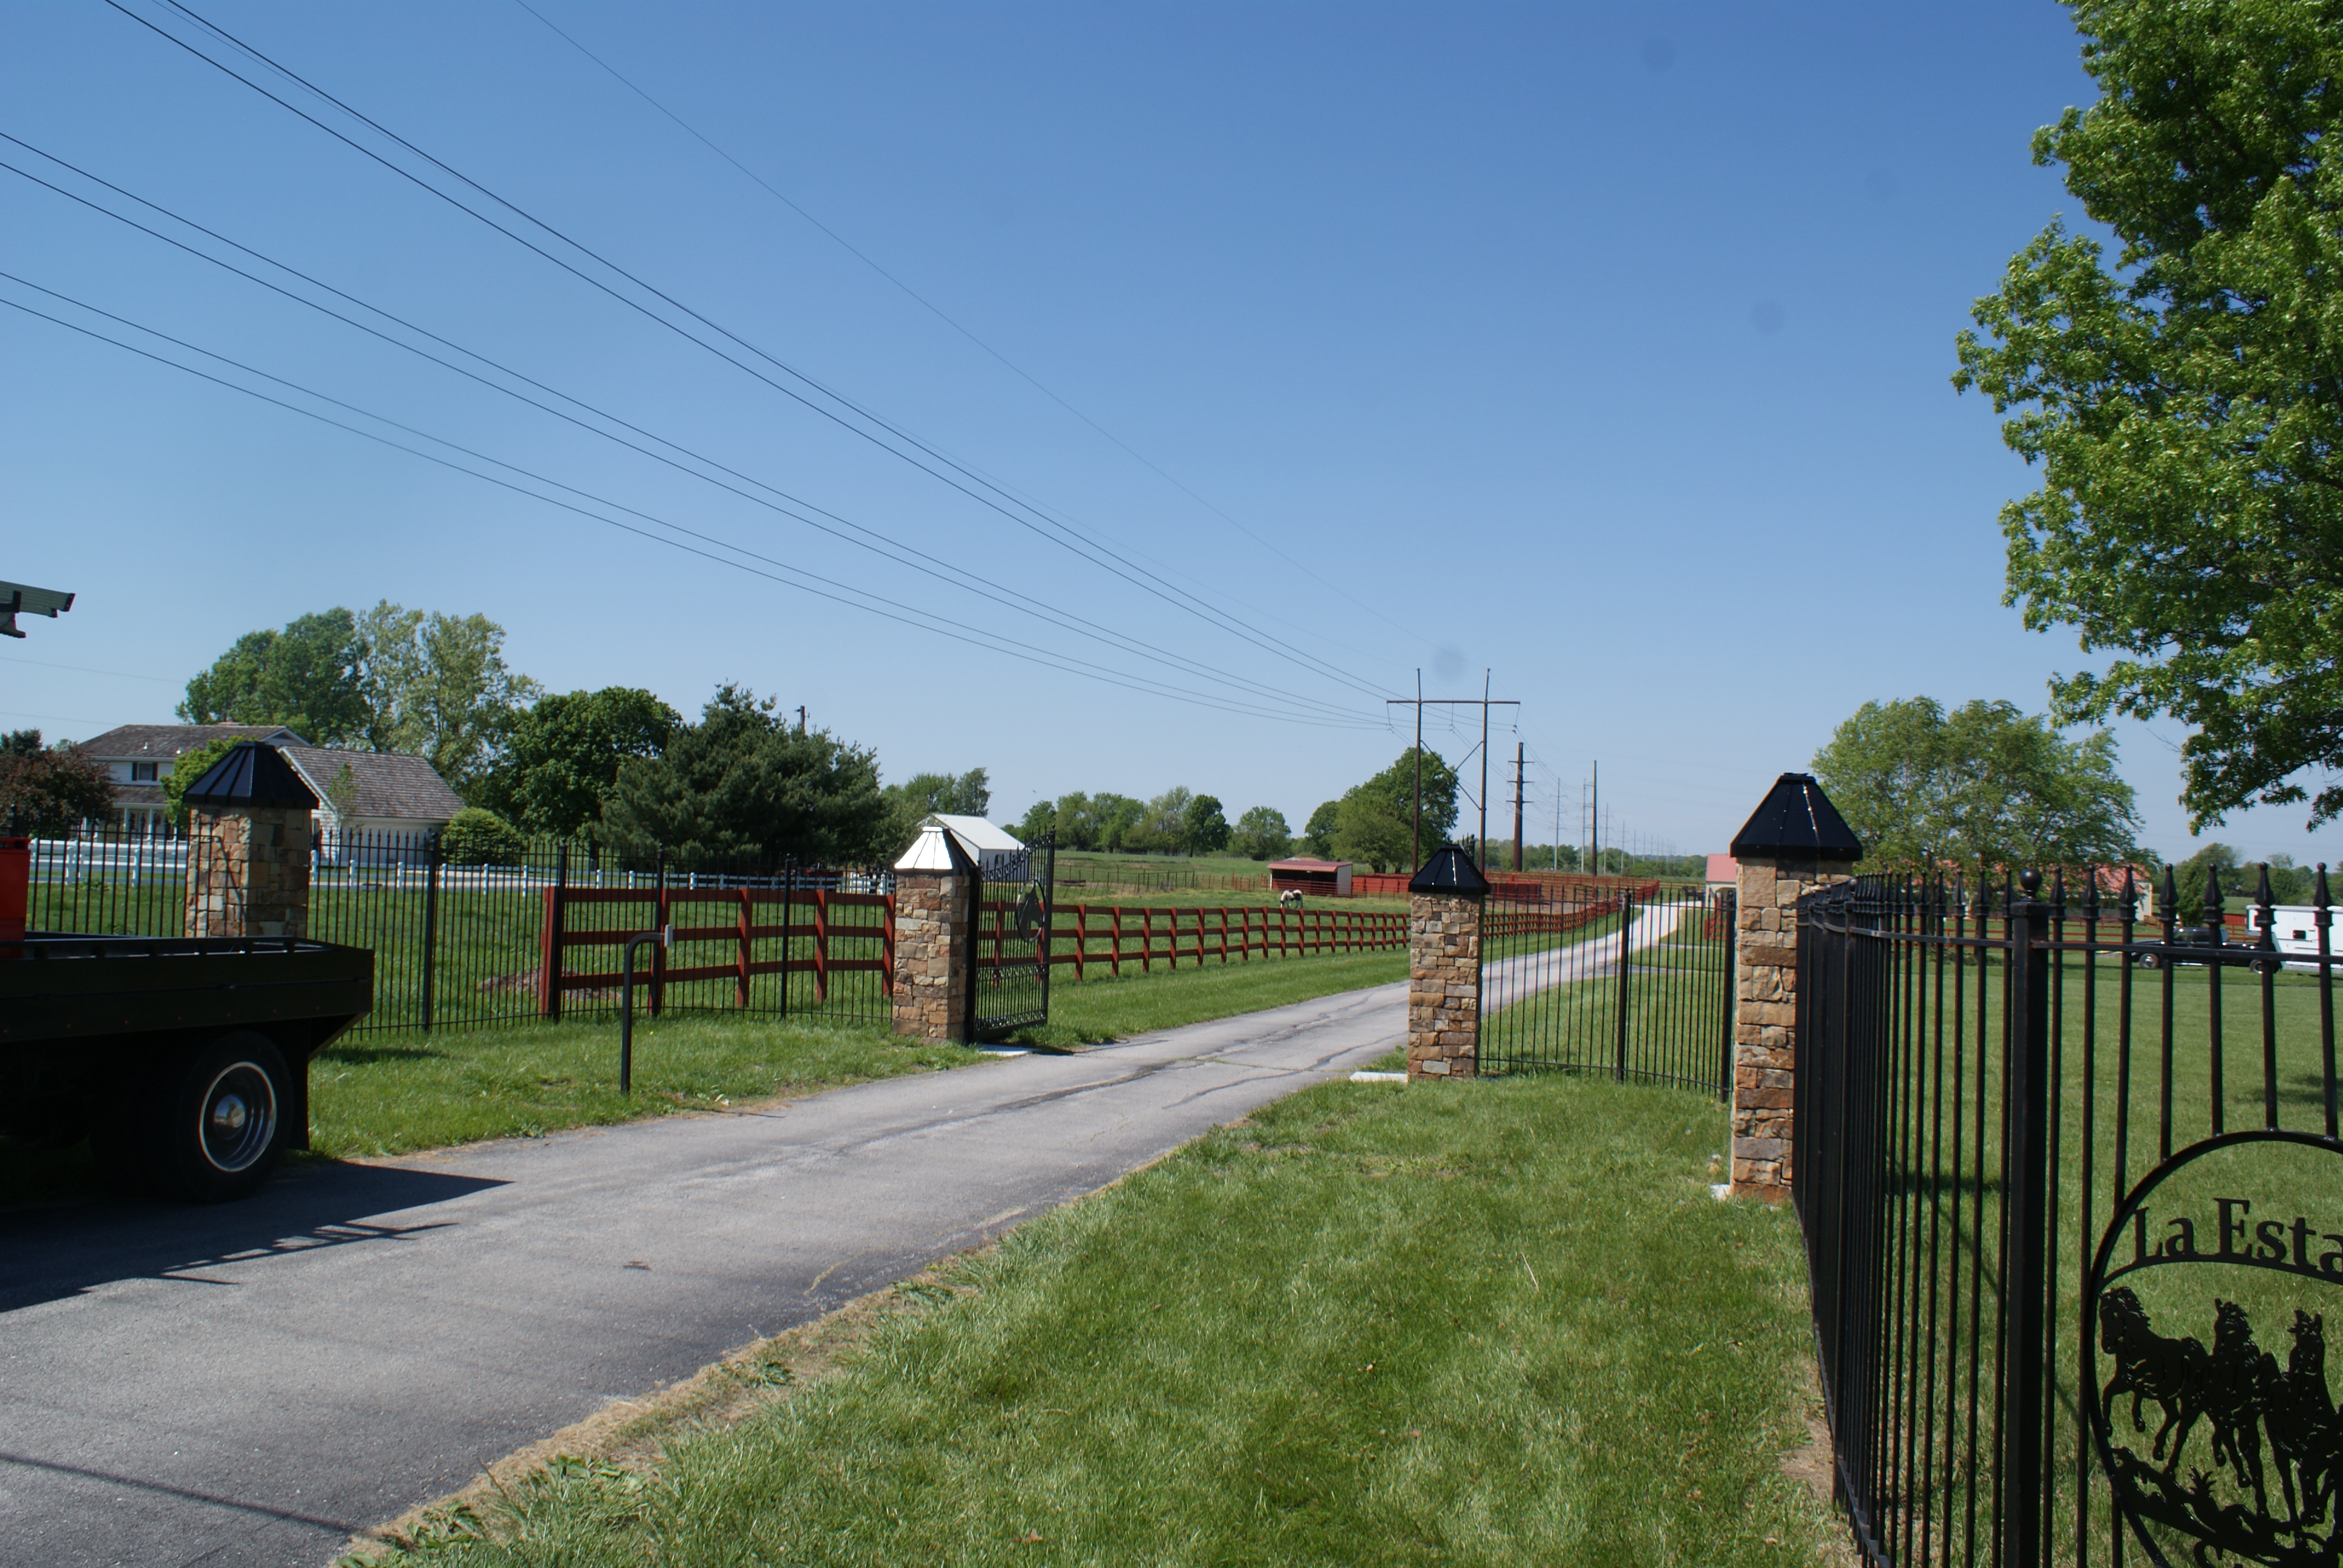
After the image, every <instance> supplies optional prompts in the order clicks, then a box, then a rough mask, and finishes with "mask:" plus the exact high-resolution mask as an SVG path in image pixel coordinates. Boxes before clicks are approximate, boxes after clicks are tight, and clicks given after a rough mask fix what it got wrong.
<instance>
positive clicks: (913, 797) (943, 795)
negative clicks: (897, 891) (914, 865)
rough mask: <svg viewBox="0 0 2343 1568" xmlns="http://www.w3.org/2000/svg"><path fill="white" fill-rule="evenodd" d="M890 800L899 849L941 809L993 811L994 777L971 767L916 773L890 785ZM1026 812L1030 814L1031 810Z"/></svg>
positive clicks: (959, 813)
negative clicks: (957, 772) (956, 771)
mask: <svg viewBox="0 0 2343 1568" xmlns="http://www.w3.org/2000/svg"><path fill="white" fill-rule="evenodd" d="M887 804H888V808H889V809H890V810H891V811H893V813H894V815H895V825H894V829H893V839H894V842H895V848H896V850H897V851H898V852H900V851H901V850H902V849H907V848H909V847H910V842H911V840H912V839H916V838H918V837H919V836H920V823H922V822H924V821H926V820H927V819H929V818H930V817H932V816H934V815H935V814H936V813H938V812H942V813H943V814H945V815H946V816H950V817H981V816H983V815H985V814H986V813H987V812H989V811H990V810H991V809H992V780H991V779H990V777H989V776H988V775H987V774H986V773H985V771H984V769H981V768H971V769H969V770H968V771H967V772H965V773H962V774H960V775H958V776H957V777H955V776H954V775H952V774H950V773H914V774H912V775H911V776H910V778H909V779H904V780H903V781H902V782H901V783H900V784H890V785H889V786H887ZM1027 815H1028V817H1029V818H1030V817H1031V813H1030V812H1029V813H1027ZM1028 825H1029V826H1030V823H1029V824H1028ZM1046 830H1047V829H1044V831H1046ZM1039 836H1040V835H1039V834H1032V833H1029V834H1027V835H1026V837H1028V838H1038V837H1039Z"/></svg>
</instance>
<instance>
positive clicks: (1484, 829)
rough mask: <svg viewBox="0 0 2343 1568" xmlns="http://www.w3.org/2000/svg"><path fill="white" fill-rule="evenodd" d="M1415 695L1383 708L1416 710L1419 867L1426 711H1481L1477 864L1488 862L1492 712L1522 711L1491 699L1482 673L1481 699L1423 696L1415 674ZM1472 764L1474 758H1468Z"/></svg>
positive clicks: (1503, 699)
mask: <svg viewBox="0 0 2343 1568" xmlns="http://www.w3.org/2000/svg"><path fill="white" fill-rule="evenodd" d="M1415 678H1416V683H1417V684H1416V695H1415V696H1413V697H1387V698H1385V699H1383V702H1384V705H1385V706H1386V707H1391V708H1403V707H1412V708H1413V709H1415V834H1414V837H1415V853H1416V864H1417V865H1419V866H1420V865H1422V864H1423V710H1424V709H1427V708H1478V709H1480V710H1481V745H1480V752H1481V799H1480V802H1479V804H1480V808H1481V836H1480V837H1479V838H1478V839H1474V840H1473V844H1474V854H1475V858H1476V860H1485V859H1488V850H1487V844H1488V841H1489V709H1492V708H1519V707H1520V706H1521V704H1520V703H1519V702H1517V701H1515V700H1514V699H1512V698H1508V697H1499V698H1492V697H1491V696H1490V695H1489V678H1490V677H1489V672H1488V671H1487V670H1483V671H1482V672H1481V695H1480V696H1478V697H1426V696H1424V695H1423V671H1422V670H1418V671H1416V677H1415ZM1465 756H1466V759H1467V760H1470V759H1471V756H1472V754H1471V753H1470V752H1467V753H1466V754H1465Z"/></svg>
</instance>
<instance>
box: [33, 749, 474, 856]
mask: <svg viewBox="0 0 2343 1568" xmlns="http://www.w3.org/2000/svg"><path fill="white" fill-rule="evenodd" d="M214 740H257V741H260V742H262V743H263V744H265V745H268V746H274V747H275V748H277V751H278V752H279V754H281V755H282V756H283V757H284V759H285V760H286V761H287V762H289V763H291V764H292V765H293V770H294V771H295V772H296V773H297V774H299V775H300V776H301V780H302V782H303V783H305V784H307V785H308V786H309V788H310V789H312V790H313V791H315V792H316V794H317V800H318V807H317V819H316V826H317V831H318V833H319V834H320V835H321V837H322V836H334V837H338V836H341V835H344V834H351V833H367V834H384V833H397V834H411V835H416V836H417V837H418V839H419V836H420V835H422V834H425V833H428V832H431V831H433V830H435V829H440V828H444V827H446V826H447V819H449V818H450V817H453V816H454V815H455V814H456V813H457V812H458V811H460V810H462V809H464V802H463V800H462V799H461V798H459V797H458V795H457V793H456V791H454V790H453V789H449V788H448V787H447V780H446V779H442V778H440V777H439V775H438V772H437V770H436V769H433V768H432V766H431V764H430V763H429V762H428V761H427V760H425V759H423V758H420V757H407V756H404V755H401V754H399V753H397V752H388V751H343V750H339V749H336V748H333V747H327V746H312V745H310V744H309V742H308V741H307V740H306V739H303V738H302V737H300V736H298V735H297V734H295V733H294V732H293V731H292V730H290V729H285V728H284V727H283V726H281V725H267V724H126V725H124V726H122V727H121V728H120V729H109V730H107V731H106V733H105V734H103V735H100V736H97V737H96V738H95V739H89V740H85V741H83V742H82V743H81V744H80V745H78V746H76V747H75V748H74V749H75V751H78V752H79V753H81V755H82V756H84V757H86V758H88V759H90V760H91V761H93V762H96V763H98V764H100V765H101V766H103V767H104V768H105V769H106V773H107V775H108V776H109V777H111V778H112V779H113V780H114V794H115V809H116V812H117V813H118V817H119V820H120V821H121V823H122V824H123V825H124V826H125V827H128V828H132V829H146V830H149V831H156V832H159V831H161V830H163V829H164V827H165V826H166V822H167V819H168V812H169V807H168V805H167V804H166V801H165V800H164V798H163V782H162V781H163V780H164V779H167V778H169V777H170V775H171V769H173V767H174V766H175V765H176V762H177V760H178V759H179V758H180V757H182V756H184V755H186V753H187V752H190V751H193V750H195V749H196V748H198V747H201V746H205V745H207V744H209V743H210V742H212V741H214ZM344 769H348V771H349V779H348V782H347V785H345V784H344V783H343V782H342V773H343V770H344ZM343 806H347V807H348V810H347V813H345V812H344V811H343V810H342V809H341V808H342V807H343Z"/></svg>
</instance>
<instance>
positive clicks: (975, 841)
mask: <svg viewBox="0 0 2343 1568" xmlns="http://www.w3.org/2000/svg"><path fill="white" fill-rule="evenodd" d="M928 820H929V821H930V822H940V823H942V824H943V825H944V826H945V827H947V828H950V829H951V830H952V837H954V838H956V839H959V840H960V842H961V843H962V844H963V845H965V846H966V847H967V848H969V849H972V850H984V849H1008V850H1011V851H1014V850H1018V849H1023V848H1024V847H1025V845H1024V842H1023V841H1022V840H1021V839H1015V838H1012V837H1011V836H1010V835H1009V834H1007V833H1004V832H1002V831H1001V829H998V828H996V827H994V826H993V825H992V824H991V823H990V822H988V821H986V820H985V819H983V818H981V817H949V816H946V815H945V814H944V813H943V812H941V811H939V812H937V813H935V814H934V815H933V816H931V817H930V818H929V819H928Z"/></svg>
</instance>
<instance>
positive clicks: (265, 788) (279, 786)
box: [181, 740, 317, 811]
mask: <svg viewBox="0 0 2343 1568" xmlns="http://www.w3.org/2000/svg"><path fill="white" fill-rule="evenodd" d="M181 799H182V800H184V801H185V802H186V804H187V805H190V806H201V807H203V808H204V809H206V810H217V809H220V808H221V807H224V806H293V807H298V808H300V809H303V810H312V811H314V810H315V809H317V795H316V794H315V792H313V791H312V790H311V789H310V788H309V787H308V786H307V784H304V783H302V782H301V776H300V775H299V774H298V773H296V772H294V771H293V765H292V764H291V763H289V762H287V761H286V760H285V759H284V758H283V757H281V756H279V755H277V748H275V747H274V746H264V745H262V744H261V743H260V742H259V741H257V740H241V741H238V742H237V743H236V746H235V747H234V749H231V750H230V751H229V752H228V754H227V755H226V756H225V757H223V758H221V759H219V760H218V761H216V762H215V763H213V764H212V765H211V766H210V767H209V768H207V769H205V770H204V776H203V777H202V778H200V779H196V781H195V782H194V783H193V784H190V785H188V786H187V792H186V795H184V796H182V797H181Z"/></svg>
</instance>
